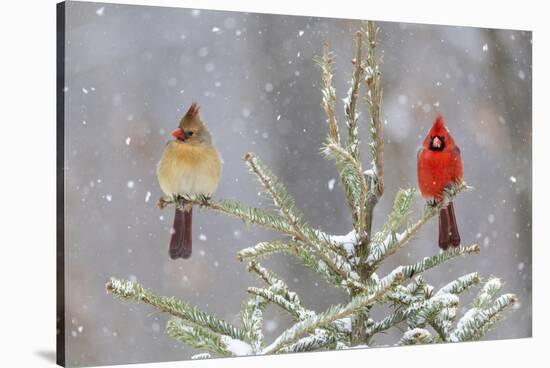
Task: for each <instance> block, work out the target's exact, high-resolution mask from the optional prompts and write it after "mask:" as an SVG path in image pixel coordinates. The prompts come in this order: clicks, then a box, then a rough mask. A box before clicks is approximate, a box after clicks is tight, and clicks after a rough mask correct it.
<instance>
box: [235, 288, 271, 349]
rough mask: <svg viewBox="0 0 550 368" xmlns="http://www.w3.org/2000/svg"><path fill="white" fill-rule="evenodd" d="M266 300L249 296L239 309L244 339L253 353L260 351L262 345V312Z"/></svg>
mask: <svg viewBox="0 0 550 368" xmlns="http://www.w3.org/2000/svg"><path fill="white" fill-rule="evenodd" d="M266 306H267V302H266V301H265V299H264V298H261V297H252V298H250V299H249V300H248V301H247V302H246V304H245V306H244V308H243V309H242V311H241V321H242V324H243V329H244V331H245V334H246V341H248V343H250V345H251V346H252V349H253V351H254V352H255V353H258V352H260V351H261V349H262V348H263V346H264V334H263V332H262V327H263V322H264V319H263V312H264V309H265V307H266Z"/></svg>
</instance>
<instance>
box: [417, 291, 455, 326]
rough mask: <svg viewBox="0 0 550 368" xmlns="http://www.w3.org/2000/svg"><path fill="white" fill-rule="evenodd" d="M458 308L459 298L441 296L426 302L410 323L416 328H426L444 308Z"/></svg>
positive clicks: (451, 295)
mask: <svg viewBox="0 0 550 368" xmlns="http://www.w3.org/2000/svg"><path fill="white" fill-rule="evenodd" d="M456 306H458V296H457V295H454V294H440V295H435V296H433V297H431V298H430V299H428V300H426V302H425V303H424V305H423V306H422V308H419V309H418V312H417V313H414V314H413V315H412V316H411V317H410V318H409V319H408V322H409V323H410V325H411V326H414V327H424V326H425V325H426V324H427V323H430V322H432V321H434V320H435V319H436V318H437V316H438V314H439V313H440V312H441V310H442V309H443V308H453V307H456Z"/></svg>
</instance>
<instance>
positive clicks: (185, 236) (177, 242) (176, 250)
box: [168, 208, 192, 259]
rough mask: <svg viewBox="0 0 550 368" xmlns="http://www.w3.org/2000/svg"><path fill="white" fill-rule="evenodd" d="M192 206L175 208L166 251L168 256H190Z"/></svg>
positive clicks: (173, 257)
mask: <svg viewBox="0 0 550 368" xmlns="http://www.w3.org/2000/svg"><path fill="white" fill-rule="evenodd" d="M191 211H192V208H189V209H185V210H182V209H179V208H176V214H175V215H174V226H173V228H172V236H171V237H170V247H169V248H168V252H169V254H170V258H172V259H176V258H178V257H181V258H189V257H191V251H192V234H191V227H192V212H191Z"/></svg>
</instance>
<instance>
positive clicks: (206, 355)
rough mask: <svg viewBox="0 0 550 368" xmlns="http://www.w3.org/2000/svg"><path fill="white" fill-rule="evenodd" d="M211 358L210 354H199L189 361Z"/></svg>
mask: <svg viewBox="0 0 550 368" xmlns="http://www.w3.org/2000/svg"><path fill="white" fill-rule="evenodd" d="M209 358H212V356H211V355H210V353H199V354H195V355H193V356H191V360H197V359H209Z"/></svg>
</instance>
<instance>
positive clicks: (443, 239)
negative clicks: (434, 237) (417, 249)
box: [439, 207, 451, 250]
mask: <svg viewBox="0 0 550 368" xmlns="http://www.w3.org/2000/svg"><path fill="white" fill-rule="evenodd" d="M450 226H451V219H450V216H449V211H448V207H445V208H442V209H440V210H439V248H441V249H443V250H445V249H447V248H449V244H451V237H450V235H451V232H450V229H449V228H450Z"/></svg>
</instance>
